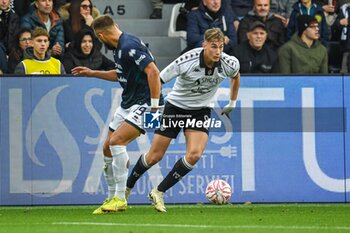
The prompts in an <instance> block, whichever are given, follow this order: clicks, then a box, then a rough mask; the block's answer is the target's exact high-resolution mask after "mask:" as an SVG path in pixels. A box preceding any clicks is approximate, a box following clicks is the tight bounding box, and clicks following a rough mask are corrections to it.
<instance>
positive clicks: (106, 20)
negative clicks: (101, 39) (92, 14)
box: [91, 15, 115, 31]
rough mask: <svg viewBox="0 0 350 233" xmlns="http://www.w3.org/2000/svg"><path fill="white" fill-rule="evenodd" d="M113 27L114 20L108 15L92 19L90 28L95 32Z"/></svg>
mask: <svg viewBox="0 0 350 233" xmlns="http://www.w3.org/2000/svg"><path fill="white" fill-rule="evenodd" d="M114 25H115V22H114V20H113V19H112V17H111V16H109V15H101V16H99V17H97V18H96V19H94V21H92V24H91V28H92V29H93V30H94V31H96V30H105V29H108V28H110V27H112V26H114Z"/></svg>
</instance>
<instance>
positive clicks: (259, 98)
mask: <svg viewBox="0 0 350 233" xmlns="http://www.w3.org/2000/svg"><path fill="white" fill-rule="evenodd" d="M348 83H349V81H348V78H347V77H345V78H343V77H342V76H334V77H333V76H312V77H308V76H268V77H266V76H243V77H242V78H241V89H240V91H239V99H238V104H237V108H236V109H235V110H234V111H233V112H232V113H231V120H229V119H228V118H227V117H226V116H225V115H221V108H222V107H223V106H224V105H225V104H227V101H228V99H229V88H228V87H229V81H228V80H227V81H225V82H224V83H223V84H222V86H221V88H219V89H218V91H217V93H216V95H215V97H214V99H213V106H214V108H213V112H212V117H211V118H212V119H215V120H216V121H220V122H222V125H221V127H219V128H213V129H212V130H211V132H210V135H209V142H208V145H207V147H206V150H205V152H204V154H203V156H202V158H201V160H200V161H199V162H198V163H197V165H196V167H195V169H194V170H193V171H191V172H190V173H189V174H188V175H187V176H185V177H184V178H183V179H182V180H181V181H180V182H179V183H178V184H177V185H175V186H174V187H173V188H171V189H170V190H168V192H167V193H166V195H165V201H166V202H167V203H198V202H207V201H206V198H205V196H204V191H205V188H206V185H207V183H208V182H209V181H211V180H213V179H217V178H221V179H225V180H227V181H228V183H229V184H230V185H231V187H232V189H233V194H232V199H231V201H232V202H234V203H240V202H345V201H347V200H349V198H346V197H349V190H346V189H345V188H346V187H347V188H348V189H349V185H348V186H346V185H345V184H346V183H347V182H349V181H348V180H349V177H347V176H346V174H349V164H348V163H347V164H345V161H346V158H345V155H347V156H348V155H349V153H346V152H348V150H349V147H348V145H347V143H348V142H347V141H348V140H346V139H347V138H348V137H349V135H348V132H347V131H346V122H347V121H346V120H348V118H347V117H348V116H347V114H346V108H347V106H349V104H350V103H349V100H348V99H349V98H346V96H348V95H349V88H348V87H349V84H348ZM171 86H172V84H167V85H165V86H164V88H163V92H164V93H167V92H168V91H169V90H170V89H171ZM0 87H1V89H0V103H1V112H0V129H1V139H0V146H1V151H0V152H1V158H0V162H1V164H0V168H1V169H0V179H1V185H0V186H1V187H0V205H43V204H98V203H101V201H103V200H104V199H105V198H106V192H107V187H106V184H105V181H104V178H103V158H102V157H103V156H102V145H103V142H104V138H105V136H106V134H107V132H108V123H109V121H110V120H111V119H112V117H113V114H114V110H115V108H116V107H117V106H118V105H119V103H120V94H121V91H122V89H121V88H120V87H119V85H118V84H117V83H113V82H107V81H103V80H99V79H94V78H83V77H30V78H28V77H27V78H20V77H19V78H16V77H11V78H10V77H4V78H1V79H0ZM152 138H153V133H152V130H148V132H147V134H146V135H143V136H141V137H139V138H137V139H136V140H135V141H134V142H132V143H131V144H130V145H128V147H127V149H128V153H129V157H130V162H131V168H132V166H133V165H134V164H135V163H136V161H137V159H138V158H139V156H140V154H142V153H144V152H146V151H147V150H148V148H149V147H150V144H151V142H152ZM185 153H186V148H185V140H184V135H183V134H179V136H178V138H177V139H175V140H173V142H172V143H171V145H170V147H169V149H168V151H167V153H166V156H165V157H164V159H163V160H162V161H161V162H160V163H159V164H157V165H155V166H154V167H152V168H151V169H150V170H149V171H148V172H147V173H146V174H145V175H144V176H143V177H141V178H140V180H139V182H138V183H137V184H136V186H135V188H134V189H133V192H132V196H131V197H130V199H129V202H130V203H131V204H133V203H148V199H147V194H148V192H149V191H150V190H151V188H152V187H154V186H156V185H157V184H158V183H159V182H160V181H161V180H162V179H163V177H165V176H166V175H167V173H168V172H169V171H170V170H171V168H172V166H173V164H174V163H175V162H176V161H177V160H178V159H180V158H181V157H182V156H184V155H185ZM347 161H349V160H347ZM345 168H346V169H347V170H348V172H347V173H346V172H345Z"/></svg>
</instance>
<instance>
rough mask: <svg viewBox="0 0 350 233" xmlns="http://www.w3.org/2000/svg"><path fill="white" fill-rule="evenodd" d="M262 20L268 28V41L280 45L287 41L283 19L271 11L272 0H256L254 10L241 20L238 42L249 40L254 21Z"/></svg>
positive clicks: (276, 45)
mask: <svg viewBox="0 0 350 233" xmlns="http://www.w3.org/2000/svg"><path fill="white" fill-rule="evenodd" d="M256 21H260V22H262V23H264V24H265V26H266V29H267V38H268V42H267V43H271V44H272V45H273V46H275V47H280V46H281V45H282V44H283V43H284V42H285V27H284V25H283V23H282V21H281V19H279V18H277V17H275V15H274V14H273V13H271V12H270V0H254V3H253V10H251V11H249V12H248V14H247V15H246V16H244V18H243V19H242V20H241V21H240V24H239V27H238V43H242V42H244V41H246V40H247V32H248V31H249V27H250V25H252V23H253V22H256Z"/></svg>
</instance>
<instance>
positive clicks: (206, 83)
mask: <svg viewBox="0 0 350 233" xmlns="http://www.w3.org/2000/svg"><path fill="white" fill-rule="evenodd" d="M239 67H240V66H239V61H238V60H237V58H235V57H233V56H229V55H227V54H226V53H222V55H221V58H220V61H219V62H218V63H217V64H216V66H215V67H213V68H208V67H206V66H205V65H204V60H203V48H196V49H192V50H191V51H189V52H187V53H185V54H183V55H181V56H180V57H178V58H177V59H176V60H175V61H173V62H172V63H170V65H168V66H167V67H166V68H165V69H164V70H162V72H161V73H160V78H161V80H162V81H163V82H164V83H166V82H169V81H170V80H172V79H174V78H176V81H175V84H174V87H173V89H172V91H171V92H170V93H169V94H168V96H167V98H166V100H167V101H169V103H171V104H173V105H175V106H177V107H179V108H182V109H200V108H203V107H209V103H210V102H211V99H212V98H213V96H214V95H215V92H216V90H217V89H218V87H219V85H220V83H221V82H222V81H223V80H224V79H225V78H227V77H231V78H235V77H236V76H237V74H238V72H239Z"/></svg>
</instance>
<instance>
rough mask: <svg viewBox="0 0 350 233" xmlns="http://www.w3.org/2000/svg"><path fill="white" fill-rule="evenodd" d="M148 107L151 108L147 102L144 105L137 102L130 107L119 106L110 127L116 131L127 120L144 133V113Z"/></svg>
mask: <svg viewBox="0 0 350 233" xmlns="http://www.w3.org/2000/svg"><path fill="white" fill-rule="evenodd" d="M147 109H149V106H148V105H147V104H146V103H145V104H143V105H139V104H135V105H133V106H131V107H130V108H128V109H124V108H121V107H120V106H119V107H118V108H117V109H116V110H115V113H114V116H113V119H112V121H111V122H110V123H109V129H110V130H111V131H115V130H116V129H117V128H118V127H119V126H120V125H121V124H122V123H123V122H124V121H125V122H127V123H129V124H130V125H132V126H134V127H135V128H136V129H138V130H139V131H140V132H141V133H142V134H144V133H145V129H144V126H143V113H144V112H145V111H147Z"/></svg>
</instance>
